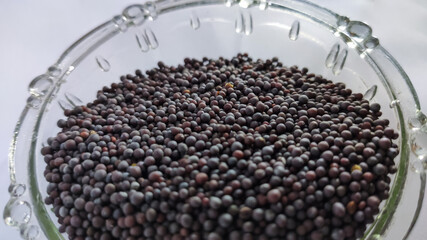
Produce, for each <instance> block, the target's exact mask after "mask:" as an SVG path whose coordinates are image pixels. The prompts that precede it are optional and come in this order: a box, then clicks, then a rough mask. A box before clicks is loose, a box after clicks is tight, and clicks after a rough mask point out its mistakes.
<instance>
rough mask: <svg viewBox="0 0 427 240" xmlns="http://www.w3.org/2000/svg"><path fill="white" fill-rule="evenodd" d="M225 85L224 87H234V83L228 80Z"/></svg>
mask: <svg viewBox="0 0 427 240" xmlns="http://www.w3.org/2000/svg"><path fill="white" fill-rule="evenodd" d="M225 87H226V88H232V87H234V85H233V84H232V83H230V82H228V83H226V84H225Z"/></svg>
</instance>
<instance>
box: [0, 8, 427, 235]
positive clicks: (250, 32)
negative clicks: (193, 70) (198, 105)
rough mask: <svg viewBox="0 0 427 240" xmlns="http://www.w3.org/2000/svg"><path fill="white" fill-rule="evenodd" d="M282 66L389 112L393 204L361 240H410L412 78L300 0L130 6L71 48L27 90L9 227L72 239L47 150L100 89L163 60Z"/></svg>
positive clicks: (354, 28) (415, 121)
mask: <svg viewBox="0 0 427 240" xmlns="http://www.w3.org/2000/svg"><path fill="white" fill-rule="evenodd" d="M240 52H247V53H249V54H250V56H252V57H253V58H271V57H273V56H276V57H279V59H280V60H281V61H282V62H283V63H284V64H285V65H287V66H290V65H299V66H305V67H308V68H309V70H310V72H313V73H316V74H322V75H323V76H324V77H326V78H329V79H331V80H333V81H339V82H344V83H345V84H346V85H347V86H348V87H349V88H351V89H353V90H354V91H355V92H361V93H365V97H366V98H368V99H372V100H373V101H375V102H378V103H380V104H381V105H382V106H383V116H384V117H386V118H388V119H390V124H391V126H392V127H394V128H396V129H398V131H399V135H400V137H399V139H398V140H397V142H398V144H399V147H400V155H399V156H398V157H397V158H396V162H397V166H398V171H397V173H396V174H395V175H394V176H393V179H392V182H393V184H392V186H391V189H390V197H389V198H388V200H387V201H384V202H383V203H382V207H381V211H380V213H379V214H378V215H377V216H376V218H375V221H374V222H373V223H372V224H371V225H370V226H369V227H368V230H367V231H366V233H365V235H364V237H363V239H405V238H407V237H408V236H409V234H410V232H411V229H412V227H413V226H414V224H415V222H416V220H417V217H418V214H419V212H420V209H421V205H422V202H423V197H424V189H425V169H426V164H425V159H426V156H427V146H426V145H427V141H426V139H427V133H426V132H427V127H426V117H425V116H424V114H423V113H422V112H421V111H420V106H419V102H418V97H417V94H416V93H415V90H414V88H413V86H412V84H411V82H410V80H409V79H408V77H407V75H406V74H405V72H404V71H403V70H402V68H401V67H400V65H399V64H398V63H397V62H396V61H395V60H394V58H393V57H392V56H391V55H390V54H389V53H388V52H387V51H386V50H385V49H384V48H383V47H382V46H381V45H380V44H379V40H378V39H377V38H375V37H373V36H372V29H371V28H370V27H369V26H368V25H367V24H365V23H363V22H359V21H351V20H350V19H348V18H347V17H345V16H340V15H338V14H336V13H333V12H331V11H330V10H328V9H325V8H322V7H319V6H317V5H314V4H312V3H309V2H307V1H302V0H301V1H298V0H240V1H238V0H226V1H224V0H180V1H174V0H163V1H157V2H147V3H145V4H142V5H132V6H129V7H127V8H126V9H125V10H124V11H123V13H122V14H121V15H117V16H115V17H114V18H113V19H112V20H110V21H107V22H105V23H103V24H102V25H100V26H98V27H97V28H95V29H93V30H92V31H91V32H89V33H88V34H86V35H85V36H83V37H82V38H80V39H79V40H78V41H77V42H75V43H74V44H73V45H72V46H71V47H70V48H69V49H67V50H66V51H65V52H64V53H63V54H62V55H61V57H60V58H59V60H58V61H57V62H56V63H55V64H54V65H52V66H51V67H49V68H48V70H47V72H46V73H45V74H42V75H40V76H38V77H36V78H35V79H34V80H33V81H32V82H31V83H30V85H29V97H28V100H27V105H26V107H25V109H24V110H23V112H22V114H21V116H20V119H19V121H18V123H17V125H16V129H15V132H14V138H13V141H12V143H11V146H10V153H9V171H10V180H11V184H10V188H9V193H10V201H9V202H8V203H7V205H6V207H5V210H4V216H3V217H4V220H5V222H6V224H8V225H9V226H12V227H16V228H18V229H19V230H20V232H21V235H22V237H23V238H24V239H65V238H67V237H66V236H65V235H62V234H60V233H59V231H58V224H57V221H56V220H57V219H56V217H55V215H54V214H53V212H52V211H51V209H49V208H48V207H47V206H46V205H45V204H44V202H43V199H44V198H45V197H46V195H47V194H46V187H47V182H46V180H45V179H44V176H43V171H44V167H45V162H44V160H43V157H42V156H41V154H40V149H41V148H42V147H43V145H44V144H45V143H46V141H47V138H48V137H51V136H54V135H56V133H57V132H58V131H59V128H57V127H56V121H57V120H58V119H59V118H61V117H62V116H63V109H66V108H72V107H73V106H75V105H79V104H84V103H86V102H89V101H92V100H93V99H94V98H95V96H96V91H97V90H98V89H101V87H102V86H105V85H109V84H111V83H112V82H117V81H118V80H119V77H120V76H121V75H122V74H126V73H131V72H134V71H135V70H136V69H141V70H146V69H150V68H152V67H155V66H156V63H157V62H158V61H160V60H161V61H163V62H165V63H166V64H168V65H176V64H178V63H180V62H182V60H183V59H184V57H191V58H199V59H200V58H202V57H204V56H206V57H210V58H216V57H219V56H223V57H227V58H229V57H232V56H234V55H236V54H237V53H240Z"/></svg>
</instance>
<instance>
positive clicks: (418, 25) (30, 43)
mask: <svg viewBox="0 0 427 240" xmlns="http://www.w3.org/2000/svg"><path fill="white" fill-rule="evenodd" d="M312 1H313V2H315V3H317V4H319V5H322V6H324V7H327V8H330V9H331V10H333V11H335V12H337V13H339V14H341V15H346V16H348V17H350V19H355V20H362V21H365V22H367V23H368V24H369V25H370V26H372V28H373V30H374V35H375V36H377V37H379V39H380V41H381V44H382V45H383V46H384V47H385V48H386V49H388V50H389V52H391V54H392V55H393V56H394V57H395V58H396V59H397V60H398V61H399V62H400V64H401V65H402V66H403V68H404V69H405V70H406V72H407V73H408V75H409V77H410V78H411V80H412V82H413V84H414V86H415V88H416V90H417V92H418V94H419V96H420V101H421V105H422V106H424V108H423V109H426V107H427V94H426V93H425V89H426V87H427V79H426V77H425V76H426V74H425V71H426V68H427V57H426V56H427V27H426V23H427V1H425V0H400V1H398V0H351V1H349V0H312ZM141 2H143V1H141ZM132 3H140V2H138V1H129V0H121V1H117V0H116V1H113V0H92V1H87V0H86V1H84V0H73V1H71V0H63V1H57V0H56V1H54V0H38V1H30V0H21V1H6V0H0V30H1V33H0V83H1V85H0V104H1V105H0V106H1V108H0V109H1V111H0V212H2V210H3V206H4V205H5V204H6V201H7V198H8V194H7V187H8V183H9V180H8V173H7V152H8V146H9V142H10V139H11V137H12V132H13V128H14V125H15V123H16V121H17V120H18V116H19V114H20V112H21V110H22V109H23V107H24V104H25V99H26V98H27V96H28V92H27V86H28V83H29V82H30V81H31V80H32V79H33V78H34V77H35V76H37V75H38V74H41V73H44V72H45V70H46V67H48V66H50V65H51V64H53V63H54V62H55V61H56V60H57V58H58V57H59V55H60V54H61V53H62V51H63V50H65V49H66V48H67V47H68V46H69V45H70V44H72V43H73V42H74V41H75V40H77V39H78V38H79V37H80V36H82V35H83V34H85V33H86V32H88V31H89V30H91V29H92V28H94V27H96V26H97V25H99V24H100V23H102V22H104V21H105V20H108V19H110V18H111V17H112V16H114V15H116V14H118V13H120V12H121V10H122V9H123V8H124V7H125V6H127V5H129V4H132ZM408 97H409V96H408ZM425 202H426V204H427V200H426V201H425ZM426 209H427V207H424V208H423V211H422V214H421V216H420V220H419V222H418V224H417V226H416V228H415V230H414V231H415V232H414V234H412V238H411V239H414V240H421V239H426V236H427V227H425V226H427V210H426ZM1 215H2V214H1ZM0 239H19V233H18V231H16V230H14V229H9V228H8V227H6V225H5V224H4V222H0Z"/></svg>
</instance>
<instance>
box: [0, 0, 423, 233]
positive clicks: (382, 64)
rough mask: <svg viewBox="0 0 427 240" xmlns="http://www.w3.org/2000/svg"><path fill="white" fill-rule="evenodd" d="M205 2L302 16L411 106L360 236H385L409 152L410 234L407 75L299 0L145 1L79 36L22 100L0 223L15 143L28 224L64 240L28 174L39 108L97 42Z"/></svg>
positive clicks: (417, 116) (414, 114)
mask: <svg viewBox="0 0 427 240" xmlns="http://www.w3.org/2000/svg"><path fill="white" fill-rule="evenodd" d="M209 4H227V5H228V6H230V5H233V4H239V5H240V6H241V7H243V8H250V7H254V6H260V7H264V8H266V7H272V8H277V9H281V10H284V11H287V12H291V13H293V14H295V15H298V16H299V17H304V18H308V19H309V20H311V21H314V22H317V23H319V24H321V25H323V26H324V27H326V28H328V29H329V30H331V31H332V32H333V33H335V34H338V37H340V38H341V39H342V40H343V41H344V42H346V43H347V44H348V45H351V46H352V48H354V50H356V51H357V52H358V53H359V54H360V56H361V57H363V58H365V59H366V61H367V62H368V63H369V64H370V65H371V66H372V67H373V69H374V70H375V71H376V72H377V74H378V76H380V77H381V78H382V80H383V82H384V84H385V85H386V86H388V90H389V91H390V92H389V93H390V95H391V96H393V98H394V99H395V101H397V102H398V103H399V101H400V103H403V101H404V105H405V106H414V108H415V111H412V110H411V109H409V107H406V108H407V109H403V108H402V107H401V105H402V104H397V105H396V111H397V113H398V118H399V121H400V125H401V133H400V134H401V140H400V141H401V155H400V156H401V159H400V164H399V168H398V172H397V174H396V178H395V180H394V184H393V187H392V189H391V191H390V197H389V199H387V201H386V203H385V205H384V207H383V209H382V210H381V211H380V213H379V214H378V215H377V217H376V219H375V221H374V223H373V224H372V225H371V226H370V228H369V229H368V230H367V231H366V232H365V235H364V237H363V238H362V239H380V238H381V236H382V235H383V234H384V232H386V230H387V227H388V225H389V224H390V221H391V220H392V215H393V213H394V211H395V210H396V208H397V206H398V204H399V201H400V198H401V196H402V192H403V191H404V189H403V186H404V184H405V180H406V174H407V173H408V167H409V164H410V160H411V156H412V154H414V155H415V160H414V161H419V162H420V163H421V164H420V166H421V167H420V168H421V169H420V170H421V171H419V175H420V176H419V177H420V181H421V186H420V189H419V192H418V194H419V195H418V205H417V207H416V210H415V213H414V216H413V218H412V222H411V223H410V225H409V227H408V229H407V230H406V235H405V239H406V238H407V237H408V236H409V234H410V233H411V230H412V228H413V227H414V225H415V223H416V220H417V218H418V215H419V212H420V210H421V207H422V203H423V199H424V191H425V186H426V185H425V184H426V176H425V171H424V170H425V169H427V164H426V155H424V154H417V153H413V152H414V151H412V152H411V149H412V148H411V146H410V144H409V141H415V142H416V141H417V139H415V140H414V139H413V138H414V137H413V136H415V135H417V134H418V133H421V134H422V135H426V134H427V133H426V132H427V124H426V123H427V120H426V119H427V118H426V116H425V115H424V114H423V113H422V112H421V109H420V104H419V100H418V96H417V93H416V91H415V89H414V87H413V85H412V83H411V81H410V79H409V77H408V76H407V74H406V73H405V72H404V70H403V69H402V67H401V66H400V64H399V63H398V62H397V61H396V60H395V59H394V58H393V57H392V56H391V55H390V53H389V52H387V51H386V50H385V49H384V48H383V47H382V46H381V45H379V43H378V42H377V44H376V45H375V46H374V47H373V48H367V47H366V46H364V45H363V44H362V43H361V42H360V41H357V40H356V39H355V38H354V36H351V35H349V34H348V33H346V32H345V31H342V30H339V29H340V28H342V26H343V25H342V24H344V28H345V26H346V24H348V23H350V22H351V21H350V20H349V19H348V18H347V17H345V16H340V15H338V14H336V13H334V12H332V11H330V10H328V9H326V8H323V7H320V6H318V5H316V4H313V3H311V2H308V1H305V0H205V1H203V0H182V1H173V0H159V1H156V2H146V3H145V4H143V5H131V6H129V7H128V8H126V9H129V8H130V7H135V6H136V7H139V8H141V9H143V10H144V11H143V12H144V14H143V15H142V16H139V19H137V17H135V16H130V15H129V14H128V13H126V12H124V13H123V14H122V15H117V16H115V17H114V18H113V19H112V20H110V21H107V22H105V23H103V24H101V25H99V26H98V27H96V28H95V29H93V30H92V31H90V32H89V33H87V34H86V35H84V36H83V37H81V38H80V39H79V40H77V41H76V42H75V43H74V44H72V45H71V46H70V47H69V48H68V49H67V50H66V51H65V52H64V53H63V54H62V55H61V56H60V58H59V59H58V61H57V62H56V63H55V64H54V65H52V66H51V67H49V68H48V70H47V72H46V73H45V74H43V75H41V76H39V77H44V78H47V79H49V80H50V81H51V82H52V84H51V85H50V86H49V87H48V88H47V89H45V91H44V92H42V93H40V92H32V91H31V89H30V93H31V95H30V97H29V98H28V100H27V105H26V107H25V108H24V110H23V111H22V113H21V115H20V117H19V121H18V122H17V124H16V127H15V130H14V134H13V139H12V142H11V144H10V147H9V154H8V162H9V172H10V180H11V183H10V187H9V192H10V194H11V199H10V201H9V202H8V204H7V205H6V207H5V212H4V219H6V218H5V217H6V216H5V214H6V212H7V210H9V209H8V206H9V204H10V203H13V202H14V201H16V200H18V199H19V198H20V197H21V195H19V194H17V193H16V192H14V191H15V189H16V188H17V186H19V184H21V183H20V182H18V181H17V180H16V175H15V174H16V172H15V162H16V161H15V158H16V157H17V156H16V147H17V146H18V143H19V145H23V144H25V145H26V146H30V150H29V152H28V154H29V159H28V165H27V166H28V169H27V173H28V176H29V185H28V187H29V192H30V200H31V203H32V206H33V209H31V211H32V213H34V215H35V216H36V218H37V222H34V221H35V220H34V219H30V220H31V221H32V223H35V224H36V225H39V226H40V228H41V230H42V231H43V233H44V235H45V236H46V237H47V238H48V239H64V238H63V236H62V234H61V233H59V231H58V229H57V228H56V226H55V224H54V223H53V222H52V221H51V220H50V217H49V215H48V209H46V205H45V204H44V201H43V199H41V196H40V192H39V189H38V184H37V178H36V175H35V174H32V173H33V172H35V155H34V154H35V153H34V150H35V147H36V143H37V139H36V138H37V132H38V128H39V126H40V121H41V119H42V116H43V113H44V111H45V108H46V106H47V105H48V103H49V99H50V98H51V97H52V96H53V95H54V94H55V93H56V92H57V91H58V90H59V88H60V86H61V84H62V83H63V81H64V80H65V79H66V77H67V76H68V75H69V74H70V73H71V72H72V71H73V70H74V69H75V68H76V67H77V66H78V64H79V62H80V61H81V60H82V59H84V57H85V56H87V55H88V54H89V53H90V52H92V51H93V50H94V49H96V48H97V47H98V46H99V45H100V44H102V43H103V42H105V41H107V40H108V39H110V38H111V37H113V36H115V35H116V34H119V33H120V32H122V31H126V29H127V28H128V27H131V26H134V25H140V24H142V23H143V22H144V21H146V20H148V19H150V20H153V19H154V18H155V17H156V16H153V14H155V15H157V14H164V13H167V12H169V11H173V10H176V9H181V8H186V7H192V6H197V5H209ZM126 9H125V11H126ZM153 11H154V12H153ZM366 26H368V25H366ZM368 27H369V26H368ZM370 37H372V36H370ZM373 39H374V40H376V41H378V39H376V38H374V37H373ZM402 87H403V88H406V89H407V90H409V92H410V93H411V94H412V98H411V97H408V96H402V94H401V92H402V91H399V89H401V88H402ZM30 88H31V84H30ZM412 121H415V122H416V123H417V125H416V127H411V126H412V125H411V122H412ZM406 124H409V127H407V125H406ZM28 133H32V135H31V137H30V138H28V137H27V134H28ZM418 142H419V140H418ZM412 158H414V156H412ZM24 191H25V190H24ZM385 210H386V211H385ZM30 220H29V221H30ZM30 223H31V222H24V223H21V224H19V225H17V226H15V227H18V228H19V229H20V230H21V235H22V236H23V238H25V239H36V238H37V236H38V235H39V234H41V233H40V232H37V234H36V235H34V237H28V236H26V235H25V232H26V231H25V230H26V228H27V227H31V226H34V225H30ZM9 225H10V224H9ZM23 233H24V234H23Z"/></svg>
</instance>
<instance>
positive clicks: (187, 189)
mask: <svg viewBox="0 0 427 240" xmlns="http://www.w3.org/2000/svg"><path fill="white" fill-rule="evenodd" d="M65 115H66V117H67V118H66V119H61V120H59V121H58V126H59V127H60V128H62V131H61V132H60V133H59V134H58V135H57V136H56V137H53V138H50V139H49V140H48V146H47V147H44V148H43V149H42V150H41V152H42V154H43V155H44V159H45V161H46V163H47V166H46V170H45V177H46V180H47V181H48V182H49V184H48V188H47V192H48V195H49V196H48V197H47V198H46V199H45V202H46V204H52V205H53V211H54V213H55V214H56V216H57V217H58V221H59V223H60V224H61V227H60V229H59V230H60V231H61V232H66V233H67V234H68V236H69V238H70V239H82V240H83V239H104V240H105V239H209V240H217V239H313V240H316V239H355V238H356V237H360V236H361V235H362V234H363V232H364V231H365V229H366V224H368V223H371V222H372V221H373V217H374V215H375V214H377V213H378V211H379V210H378V208H379V205H380V202H381V201H382V200H383V199H386V198H387V197H388V191H389V184H390V178H389V177H388V175H389V174H392V173H395V172H396V166H395V164H394V162H393V159H394V158H395V157H396V156H397V155H398V148H397V145H396V144H394V143H393V142H392V139H396V138H397V137H398V134H397V133H396V132H395V131H394V130H393V129H392V128H390V127H388V124H389V121H388V120H387V119H379V117H380V116H381V111H380V105H379V104H377V103H371V104H370V103H369V102H368V101H367V100H365V99H363V95H362V94H360V93H352V91H351V90H350V89H346V88H345V85H344V84H343V83H332V82H331V81H329V80H326V79H324V78H322V77H321V76H318V75H314V74H309V73H308V70H307V69H306V68H302V69H298V67H296V66H293V67H290V68H287V67H284V66H282V64H281V63H280V62H278V59H277V58H273V59H271V60H266V61H262V60H257V61H253V60H252V59H251V58H250V57H248V55H247V54H239V55H237V56H236V57H233V58H232V59H231V60H227V59H223V58H219V59H218V60H210V59H207V58H204V59H203V60H202V61H198V60H195V59H188V58H187V59H185V60H184V65H178V66H177V67H169V66H166V65H165V64H164V63H162V62H159V63H158V68H154V69H152V70H149V71H147V72H146V76H144V75H143V74H142V73H141V71H139V70H138V71H136V75H135V76H133V75H126V76H123V77H121V82H120V83H113V84H112V85H111V87H103V89H102V90H100V91H98V94H97V99H96V100H95V101H93V102H92V103H88V104H87V105H86V106H78V107H75V108H74V109H72V110H65Z"/></svg>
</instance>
